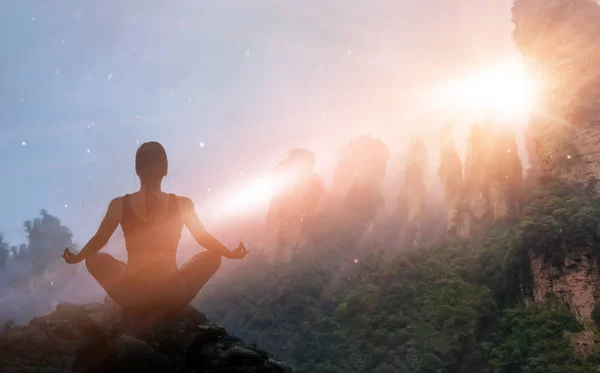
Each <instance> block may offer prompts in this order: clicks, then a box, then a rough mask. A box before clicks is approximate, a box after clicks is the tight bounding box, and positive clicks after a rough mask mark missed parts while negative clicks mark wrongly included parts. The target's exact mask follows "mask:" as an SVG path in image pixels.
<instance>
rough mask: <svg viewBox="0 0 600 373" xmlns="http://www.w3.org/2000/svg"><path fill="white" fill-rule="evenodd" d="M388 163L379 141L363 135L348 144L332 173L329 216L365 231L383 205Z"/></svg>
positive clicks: (387, 152)
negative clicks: (383, 189) (384, 181)
mask: <svg viewBox="0 0 600 373" xmlns="http://www.w3.org/2000/svg"><path fill="white" fill-rule="evenodd" d="M388 160H389V149H388V148H387V146H386V145H385V144H384V143H383V142H382V141H380V140H378V139H375V138H373V137H371V136H362V137H359V138H357V139H353V140H351V141H350V142H348V144H347V145H346V146H345V147H344V148H343V149H342V152H341V156H340V160H339V161H338V164H337V165H336V168H335V171H334V175H333V184H332V188H331V191H330V193H329V198H328V204H327V209H328V214H330V215H331V216H332V217H337V219H338V221H339V222H340V223H341V224H348V225H353V226H354V228H355V230H363V229H365V228H367V229H368V226H369V225H370V224H371V223H372V222H373V220H374V219H375V218H376V217H377V215H378V213H379V212H380V209H381V208H382V207H383V204H384V199H383V195H382V192H381V188H382V185H383V180H384V178H385V174H386V167H387V162H388ZM342 218H343V219H342ZM358 225H360V227H359V226H358Z"/></svg>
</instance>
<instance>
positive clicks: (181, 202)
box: [171, 194, 194, 208]
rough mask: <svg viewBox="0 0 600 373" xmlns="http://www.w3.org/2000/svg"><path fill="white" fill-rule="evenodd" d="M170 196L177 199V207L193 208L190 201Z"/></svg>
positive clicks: (185, 198)
mask: <svg viewBox="0 0 600 373" xmlns="http://www.w3.org/2000/svg"><path fill="white" fill-rule="evenodd" d="M171 195H172V196H175V198H176V199H177V204H178V205H179V207H183V208H185V207H190V206H193V205H194V203H193V202H192V199H191V198H189V197H186V196H178V195H176V194H171Z"/></svg>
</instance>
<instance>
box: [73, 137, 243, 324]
mask: <svg viewBox="0 0 600 373" xmlns="http://www.w3.org/2000/svg"><path fill="white" fill-rule="evenodd" d="M167 169H168V162H167V154H166V152H165V149H164V148H163V146H162V145H161V144H159V143H158V142H147V143H144V144H142V145H141V146H140V147H139V148H138V150H137V153H136V156H135V170H136V173H137V175H138V176H139V178H140V181H141V187H140V190H139V191H137V192H135V193H133V194H126V195H125V196H123V197H117V198H115V199H113V200H112V201H111V202H110V204H109V206H108V210H107V212H106V216H105V217H104V219H103V220H102V223H101V224H100V227H99V228H98V231H97V233H96V234H95V235H94V236H93V237H92V238H91V239H90V240H89V242H88V243H87V244H86V245H85V246H84V247H83V249H81V251H80V252H79V253H78V254H74V253H72V252H71V251H70V250H69V249H68V248H67V249H66V250H65V252H64V254H63V255H62V256H63V258H64V259H65V261H66V262H67V263H69V264H75V263H80V262H82V261H84V260H85V264H86V267H87V269H88V271H89V272H90V274H91V275H92V276H93V277H94V278H95V279H96V280H97V281H98V282H99V283H100V285H101V286H102V287H103V288H104V290H106V292H107V293H108V295H109V296H110V297H111V298H112V299H113V300H114V301H115V302H116V303H117V304H118V305H120V306H121V307H123V308H124V309H127V310H132V311H135V310H137V311H141V312H146V313H147V312H148V311H149V310H150V309H157V310H159V309H160V310H165V311H166V312H170V311H175V310H177V309H180V308H182V307H185V306H186V305H187V304H189V302H191V301H192V299H193V298H194V297H195V296H196V294H197V293H198V291H200V289H201V288H202V287H203V286H204V285H205V284H206V283H207V282H208V280H210V278H211V277H212V276H213V275H214V274H215V273H216V271H217V270H218V269H219V267H220V266H221V257H225V258H229V259H242V258H244V257H245V256H246V254H248V251H247V250H246V248H245V247H244V244H243V243H241V242H240V245H239V247H238V248H237V249H235V250H232V251H230V250H228V249H227V248H226V247H225V246H224V245H223V244H221V243H220V242H219V241H218V240H216V239H215V238H214V237H213V236H211V235H210V234H209V233H208V232H207V231H206V229H204V227H203V226H202V223H201V222H200V219H199V218H198V215H196V211H195V209H194V205H193V203H192V201H191V200H190V199H189V198H187V197H181V196H176V195H175V194H167V193H165V192H163V191H162V190H161V183H162V179H163V178H164V177H165V176H166V175H167ZM119 224H120V225H121V228H122V229H123V235H124V237H125V247H126V249H127V263H123V262H121V261H119V260H117V259H115V258H114V257H112V256H111V255H109V254H106V253H99V251H100V250H101V249H102V248H103V247H104V246H105V245H106V243H107V242H108V240H109V238H110V237H111V236H112V234H113V233H114V231H115V229H116V228H117V226H118V225H119ZM184 225H185V226H186V227H187V228H188V229H189V231H190V232H191V233H192V235H193V237H194V239H195V240H196V242H198V244H200V245H201V246H204V247H205V248H206V249H207V250H208V251H206V252H202V253H200V254H197V255H196V256H194V257H193V258H192V259H191V260H190V261H188V262H187V263H186V264H184V265H183V266H181V268H179V267H178V266H177V263H176V252H177V246H178V244H179V239H180V237H181V231H182V230H183V226H184Z"/></svg>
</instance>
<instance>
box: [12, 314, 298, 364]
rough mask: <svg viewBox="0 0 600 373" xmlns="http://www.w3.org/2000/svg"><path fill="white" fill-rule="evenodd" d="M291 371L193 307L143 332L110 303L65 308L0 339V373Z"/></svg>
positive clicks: (39, 318)
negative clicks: (228, 332) (233, 335)
mask: <svg viewBox="0 0 600 373" xmlns="http://www.w3.org/2000/svg"><path fill="white" fill-rule="evenodd" d="M200 371H201V372H207V373H208V372H215V373H216V372H247V373H251V372H252V373H257V372H265V373H291V368H290V367H288V366H286V365H285V364H283V363H280V362H277V361H275V360H273V359H272V358H271V356H270V355H269V354H267V353H266V352H265V351H262V350H260V349H258V348H256V347H253V346H249V345H247V344H245V343H243V342H242V341H241V340H239V339H237V338H234V337H231V336H229V335H228V334H227V333H226V331H225V330H224V329H223V328H222V327H221V326H219V325H216V324H213V323H210V322H209V321H208V320H207V319H206V317H204V315H203V314H201V313H200V312H198V311H196V310H195V309H193V308H192V307H188V308H186V309H185V310H184V311H183V312H181V313H180V314H178V315H173V316H172V317H170V318H168V319H165V320H162V321H161V322H159V323H158V324H155V325H154V326H152V327H151V328H144V329H140V328H138V327H136V326H135V324H134V320H129V319H128V318H126V317H124V316H123V315H122V313H121V311H120V309H119V308H117V307H116V306H114V305H111V304H102V303H92V304H85V305H77V304H70V303H62V304H59V305H58V306H57V307H56V311H54V312H53V313H51V314H49V315H47V316H43V317H38V318H34V319H33V320H31V322H30V323H29V325H23V326H13V327H11V328H8V330H6V331H4V332H3V333H2V334H0V372H2V373H8V372H15V373H16V372H48V373H50V372H63V373H69V372H74V373H79V372H81V373H83V372H85V373H93V372H94V373H95V372H98V373H101V372H115V373H118V372H140V373H144V372H157V373H158V372H161V373H163V372H171V373H177V372H200Z"/></svg>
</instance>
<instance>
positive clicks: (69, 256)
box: [61, 248, 83, 264]
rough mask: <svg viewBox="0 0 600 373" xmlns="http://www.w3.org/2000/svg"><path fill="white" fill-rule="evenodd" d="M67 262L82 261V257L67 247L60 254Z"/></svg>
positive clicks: (75, 262)
mask: <svg viewBox="0 0 600 373" xmlns="http://www.w3.org/2000/svg"><path fill="white" fill-rule="evenodd" d="M61 256H62V257H63V259H64V260H65V262H67V264H77V263H81V262H83V258H82V257H81V255H79V254H73V253H72V252H71V250H69V248H66V249H65V252H64V253H63V254H62V255H61Z"/></svg>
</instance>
